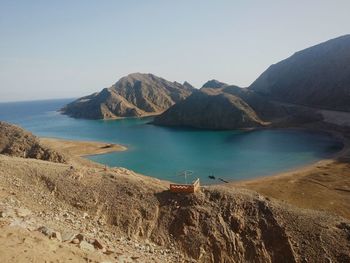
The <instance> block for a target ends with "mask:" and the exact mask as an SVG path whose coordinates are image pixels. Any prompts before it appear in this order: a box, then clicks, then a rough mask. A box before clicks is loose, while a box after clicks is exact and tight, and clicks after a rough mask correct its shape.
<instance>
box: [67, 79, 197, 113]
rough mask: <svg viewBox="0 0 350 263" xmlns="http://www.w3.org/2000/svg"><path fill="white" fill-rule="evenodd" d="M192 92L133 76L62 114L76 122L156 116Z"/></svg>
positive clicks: (161, 80) (72, 106)
mask: <svg viewBox="0 0 350 263" xmlns="http://www.w3.org/2000/svg"><path fill="white" fill-rule="evenodd" d="M193 90H194V88H193V87H192V86H191V85H190V84H189V83H187V82H186V83H184V85H181V84H179V83H177V82H170V81H167V80H165V79H162V78H159V77H157V76H155V75H152V74H141V73H134V74H130V75H128V76H126V77H123V78H121V79H120V80H119V81H118V82H117V83H115V84H114V85H113V86H112V87H110V88H105V89H103V90H102V91H101V92H99V93H94V94H92V95H89V96H86V97H82V98H80V99H78V100H76V101H73V102H72V103H70V104H68V105H66V106H65V107H64V108H63V109H62V110H61V111H62V113H64V114H67V115H69V116H71V117H75V118H88V119H111V118H118V117H140V116H147V115H155V114H159V113H161V112H163V111H164V110H166V109H168V108H169V107H170V106H172V105H173V104H175V103H176V102H179V101H181V100H183V99H185V98H186V97H188V96H189V95H190V94H191V93H192V91H193Z"/></svg>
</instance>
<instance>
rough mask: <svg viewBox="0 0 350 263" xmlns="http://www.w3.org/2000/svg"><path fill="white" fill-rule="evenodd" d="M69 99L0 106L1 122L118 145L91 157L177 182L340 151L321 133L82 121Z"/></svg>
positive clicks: (258, 170) (230, 175) (267, 168)
mask: <svg viewBox="0 0 350 263" xmlns="http://www.w3.org/2000/svg"><path fill="white" fill-rule="evenodd" d="M70 101H71V100H48V101H33V102H15V103H1V104H0V120H5V121H8V122H11V123H15V124H19V125H21V126H22V127H24V128H26V129H28V130H30V131H32V132H33V133H34V134H36V135H38V136H46V137H57V138H65V139H77V140H92V141H103V142H111V143H120V144H123V145H125V146H127V147H128V151H126V152H118V153H109V154H103V155H96V156H90V157H89V158H90V159H91V160H94V161H97V162H100V163H103V164H107V165H109V166H123V167H126V168H129V169H131V170H134V171H136V172H139V173H143V174H146V175H151V176H154V177H158V178H160V179H166V180H171V181H177V182H184V178H182V177H179V176H178V175H176V173H177V172H179V171H181V170H185V169H186V170H192V171H194V175H193V176H194V177H200V178H201V181H202V182H205V183H215V182H217V181H215V180H211V179H208V176H209V175H211V174H213V175H214V176H215V177H216V178H222V179H224V180H227V181H230V180H239V179H248V178H252V177H257V176H264V175H269V174H273V173H277V172H282V171H286V170H290V169H292V168H295V167H299V166H302V165H306V164H309V163H312V162H315V161H317V160H320V159H322V158H325V157H327V156H329V155H331V154H334V153H335V152H337V151H339V150H340V149H341V147H342V144H341V142H339V141H336V140H335V139H334V138H332V137H330V136H328V135H326V134H321V133H311V132H304V131H291V130H261V131H251V132H242V131H203V130H195V129H170V128H164V127H158V126H153V125H149V124H147V123H148V122H149V121H150V120H151V119H150V118H143V119H125V120H113V121H101V120H78V119H73V118H69V117H67V116H64V115H61V114H59V113H58V112H57V111H56V110H57V109H59V108H61V107H62V106H63V105H65V104H66V103H68V102H70Z"/></svg>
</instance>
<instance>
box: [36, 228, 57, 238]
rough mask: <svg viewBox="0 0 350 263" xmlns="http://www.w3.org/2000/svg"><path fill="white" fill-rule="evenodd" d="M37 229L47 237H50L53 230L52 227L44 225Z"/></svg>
mask: <svg viewBox="0 0 350 263" xmlns="http://www.w3.org/2000/svg"><path fill="white" fill-rule="evenodd" d="M38 231H39V232H41V233H43V234H44V235H45V236H48V237H51V236H52V234H53V232H54V231H53V230H52V229H50V228H48V227H46V226H42V227H39V228H38Z"/></svg>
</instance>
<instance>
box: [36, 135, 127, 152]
mask: <svg viewBox="0 0 350 263" xmlns="http://www.w3.org/2000/svg"><path fill="white" fill-rule="evenodd" d="M40 142H42V143H43V144H45V145H47V146H49V147H51V148H53V149H57V150H59V151H63V152H66V153H68V154H71V155H73V156H77V157H87V156H90V155H99V154H105V153H112V152H122V151H126V150H127V147H125V146H123V145H120V144H115V143H106V142H97V141H79V140H67V139H61V138H54V137H40Z"/></svg>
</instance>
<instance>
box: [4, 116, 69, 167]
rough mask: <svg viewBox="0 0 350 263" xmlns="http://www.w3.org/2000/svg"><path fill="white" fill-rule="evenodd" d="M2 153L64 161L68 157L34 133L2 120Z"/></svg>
mask: <svg viewBox="0 0 350 263" xmlns="http://www.w3.org/2000/svg"><path fill="white" fill-rule="evenodd" d="M0 154H6V155H9V156H17V157H24V158H34V159H41V160H46V161H53V162H59V163H64V162H66V161H67V160H66V159H67V158H66V157H65V156H64V155H63V154H61V153H58V152H57V151H54V150H52V149H50V148H48V147H46V146H45V145H42V144H41V143H40V142H39V140H38V138H37V137H35V136H34V135H33V134H32V133H30V132H28V131H26V130H24V129H22V128H20V127H18V126H15V125H12V124H8V123H6V122H3V121H0Z"/></svg>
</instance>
